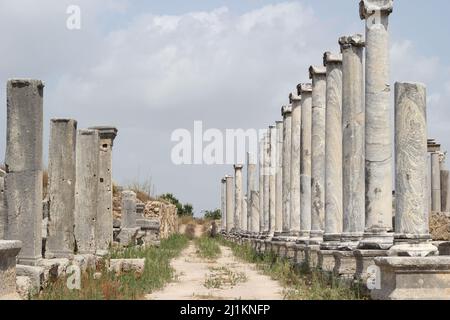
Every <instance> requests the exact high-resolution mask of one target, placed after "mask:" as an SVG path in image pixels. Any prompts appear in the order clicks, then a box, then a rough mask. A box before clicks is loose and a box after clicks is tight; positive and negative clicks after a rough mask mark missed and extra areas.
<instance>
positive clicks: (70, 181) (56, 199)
mask: <svg viewBox="0 0 450 320" xmlns="http://www.w3.org/2000/svg"><path fill="white" fill-rule="evenodd" d="M76 141H77V121H76V120H70V119H52V120H51V123H50V146H49V153H48V162H49V165H48V181H49V188H48V195H49V204H50V205H49V221H48V234H47V242H46V251H45V257H46V258H67V257H71V256H72V255H73V253H74V249H75V237H74V226H75V215H74V213H75V181H76V180H75V179H76V176H75V175H76V154H75V150H76Z"/></svg>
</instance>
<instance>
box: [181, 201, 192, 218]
mask: <svg viewBox="0 0 450 320" xmlns="http://www.w3.org/2000/svg"><path fill="white" fill-rule="evenodd" d="M182 215H183V216H190V217H193V216H194V206H193V205H192V204H190V203H186V204H185V205H184V206H183V214H182Z"/></svg>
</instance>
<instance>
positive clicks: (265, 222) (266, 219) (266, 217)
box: [262, 128, 271, 236]
mask: <svg viewBox="0 0 450 320" xmlns="http://www.w3.org/2000/svg"><path fill="white" fill-rule="evenodd" d="M270 134H271V132H270V128H269V129H268V130H267V134H266V136H265V139H264V207H263V229H262V231H263V233H264V235H266V236H267V235H268V233H269V228H270V225H269V223H270V164H271V159H270Z"/></svg>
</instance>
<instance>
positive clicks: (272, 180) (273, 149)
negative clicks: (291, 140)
mask: <svg viewBox="0 0 450 320" xmlns="http://www.w3.org/2000/svg"><path fill="white" fill-rule="evenodd" d="M277 144H278V143H277V127H276V126H270V175H269V234H270V236H272V237H273V236H274V233H275V216H276V199H277V190H276V186H277V185H276V174H277V160H278V154H277V153H278V149H277Z"/></svg>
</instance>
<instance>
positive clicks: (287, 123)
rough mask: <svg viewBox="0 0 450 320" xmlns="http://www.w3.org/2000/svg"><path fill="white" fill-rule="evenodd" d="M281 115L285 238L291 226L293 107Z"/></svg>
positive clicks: (282, 111)
mask: <svg viewBox="0 0 450 320" xmlns="http://www.w3.org/2000/svg"><path fill="white" fill-rule="evenodd" d="M281 114H282V116H283V173H282V174H283V190H282V195H283V203H282V210H283V236H289V232H290V224H291V214H290V212H291V150H292V149H291V148H292V140H291V139H292V132H291V130H292V107H291V106H284V107H282V108H281Z"/></svg>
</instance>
